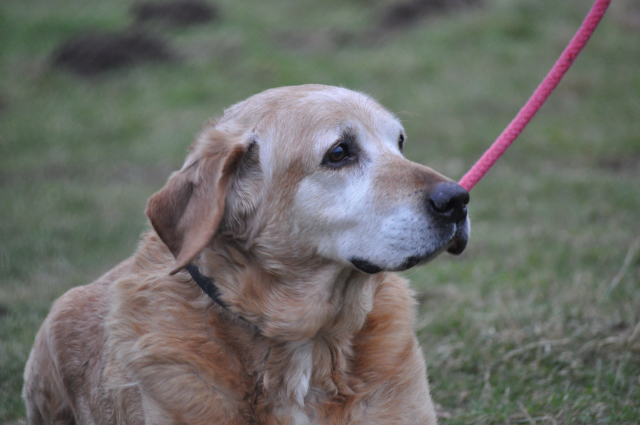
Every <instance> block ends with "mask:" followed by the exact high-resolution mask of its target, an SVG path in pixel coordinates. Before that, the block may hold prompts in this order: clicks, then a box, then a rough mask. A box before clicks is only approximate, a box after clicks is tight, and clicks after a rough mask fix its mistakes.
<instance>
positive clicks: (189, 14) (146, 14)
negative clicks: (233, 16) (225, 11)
mask: <svg viewBox="0 0 640 425" xmlns="http://www.w3.org/2000/svg"><path fill="white" fill-rule="evenodd" d="M131 12H132V13H133V15H134V16H135V19H136V22H138V23H142V22H160V23H164V24H168V25H171V26H175V27H186V26H190V25H197V24H204V23H207V22H209V21H212V20H213V19H216V18H217V17H218V16H219V12H218V9H217V8H215V7H214V6H213V5H211V4H209V3H204V2H201V1H196V0H178V1H170V2H156V1H148V2H143V3H139V4H137V5H135V6H133V7H132V8H131Z"/></svg>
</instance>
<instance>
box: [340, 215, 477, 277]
mask: <svg viewBox="0 0 640 425" xmlns="http://www.w3.org/2000/svg"><path fill="white" fill-rule="evenodd" d="M468 241H469V232H468V229H467V228H466V226H459V227H458V229H457V231H456V233H455V234H454V236H453V237H452V238H451V239H450V240H448V241H447V242H446V243H444V244H442V245H441V246H440V247H439V248H438V249H435V250H432V251H427V252H424V253H421V254H418V255H412V256H409V257H406V258H405V259H404V260H403V261H402V262H401V263H399V264H396V265H380V264H376V263H374V262H371V261H369V260H367V259H365V258H361V257H352V258H351V259H350V260H349V261H350V262H351V264H353V266H354V267H355V268H356V269H358V270H360V271H361V272H364V273H368V274H375V273H379V272H381V271H390V272H402V271H405V270H408V269H410V268H412V267H415V266H419V265H422V264H426V263H428V262H429V261H431V260H433V259H434V258H436V257H437V256H438V255H440V254H441V253H443V252H445V251H446V252H448V253H449V254H452V255H460V254H462V252H463V251H464V250H465V248H466V247H467V242H468Z"/></svg>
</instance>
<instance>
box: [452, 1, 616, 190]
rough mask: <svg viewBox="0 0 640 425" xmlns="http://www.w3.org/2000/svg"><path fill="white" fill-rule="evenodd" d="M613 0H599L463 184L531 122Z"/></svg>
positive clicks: (480, 173) (475, 179) (475, 177)
mask: <svg viewBox="0 0 640 425" xmlns="http://www.w3.org/2000/svg"><path fill="white" fill-rule="evenodd" d="M610 3H611V0H596V2H595V4H594V5H593V7H592V8H591V11H590V12H589V14H588V15H587V17H586V18H585V19H584V22H583V23H582V26H580V29H579V30H578V32H577V33H576V35H575V36H574V37H573V39H572V40H571V42H570V43H569V45H568V46H567V48H566V49H565V50H564V52H562V55H561V56H560V58H559V59H558V61H557V62H556V63H555V65H554V66H553V68H551V71H549V74H547V76H546V77H545V79H544V80H543V81H542V83H540V85H539V86H538V88H537V89H536V91H535V92H534V93H533V95H532V96H531V98H530V99H529V101H528V102H527V103H526V104H525V105H524V106H523V107H522V109H520V112H518V115H516V117H515V118H514V119H513V121H511V123H510V124H509V126H507V128H506V129H505V130H504V131H503V132H502V134H501V135H500V137H498V138H497V139H496V141H495V142H493V144H492V145H491V147H490V148H489V149H488V150H487V151H486V152H485V153H484V155H482V157H481V158H480V159H479V160H478V162H476V163H475V164H474V166H473V167H471V169H470V170H469V172H467V174H465V175H464V177H462V179H461V180H460V185H461V186H462V187H464V188H465V189H466V190H471V188H473V187H474V186H475V185H476V183H478V182H479V181H480V179H481V178H482V177H484V175H485V174H486V173H487V171H489V169H490V168H491V167H492V166H493V164H495V162H496V161H497V160H498V158H500V157H501V156H502V154H503V153H505V151H506V150H507V148H508V147H509V146H510V145H511V143H513V141H514V140H516V138H517V137H518V136H519V135H520V133H522V130H524V128H525V127H526V126H527V124H529V121H531V118H533V116H534V115H535V114H536V113H537V112H538V110H539V109H540V107H541V106H542V105H543V104H544V102H545V101H546V100H547V98H548V97H549V95H550V94H551V92H552V91H553V89H555V88H556V86H557V85H558V83H559V82H560V80H561V79H562V77H564V74H565V73H566V72H567V71H568V70H569V68H570V67H571V65H572V64H573V62H574V61H575V59H576V57H578V54H579V53H580V51H581V50H582V48H583V47H584V46H585V44H587V41H589V38H590V37H591V34H593V31H595V29H596V27H597V26H598V24H599V23H600V20H601V19H602V16H603V15H604V13H605V12H606V11H607V8H608V7H609V4H610Z"/></svg>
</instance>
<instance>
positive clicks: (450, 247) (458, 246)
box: [446, 223, 469, 255]
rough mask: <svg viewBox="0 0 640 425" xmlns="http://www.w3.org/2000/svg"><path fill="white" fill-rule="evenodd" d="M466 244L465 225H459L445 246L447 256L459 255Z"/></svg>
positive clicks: (467, 237) (467, 240)
mask: <svg viewBox="0 0 640 425" xmlns="http://www.w3.org/2000/svg"><path fill="white" fill-rule="evenodd" d="M467 242H469V236H468V232H467V231H465V223H459V224H458V225H457V226H456V232H455V233H454V235H453V237H452V238H451V240H450V241H449V243H448V244H447V245H446V250H447V252H448V253H449V254H452V255H460V254H462V252H463V251H464V250H465V248H466V247H467Z"/></svg>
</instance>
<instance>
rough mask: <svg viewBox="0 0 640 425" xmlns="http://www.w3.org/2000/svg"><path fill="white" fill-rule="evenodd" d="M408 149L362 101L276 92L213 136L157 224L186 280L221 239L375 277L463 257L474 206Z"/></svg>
mask: <svg viewBox="0 0 640 425" xmlns="http://www.w3.org/2000/svg"><path fill="white" fill-rule="evenodd" d="M405 138H406V135H405V132H404V129H403V128H402V125H401V124H400V122H399V121H398V120H397V119H396V118H395V117H394V116H393V115H392V114H390V113H389V112H388V111H386V110H385V109H384V108H383V107H381V106H380V105H379V104H378V103H376V102H375V101H373V100H372V99H371V98H369V97H367V96H365V95H362V94H360V93H355V92H352V91H349V90H346V89H341V88H336V87H326V86H317V85H311V86H299V87H285V88H280V89H273V90H268V91H266V92H263V93H261V94H258V95H256V96H253V97H251V98H249V99H247V100H246V101H244V102H241V103H239V104H237V105H235V106H233V107H231V108H230V109H229V110H227V111H225V114H224V116H223V117H222V119H220V120H219V121H218V122H217V123H215V124H213V126H212V127H210V128H209V129H205V132H204V133H203V134H202V135H201V137H200V138H199V139H198V140H197V141H196V143H195V144H194V146H193V148H192V151H191V153H190V155H189V157H188V158H187V161H186V162H185V165H184V167H183V169H182V170H181V171H180V172H179V173H177V174H174V176H173V177H172V179H173V184H172V180H170V181H169V183H168V184H167V187H165V189H163V191H161V192H159V193H158V194H157V195H155V196H154V198H152V200H151V201H150V204H149V209H148V214H149V217H150V218H151V221H152V223H153V225H154V227H155V228H156V230H157V231H158V234H159V235H160V237H161V238H162V239H163V241H164V242H165V243H166V244H167V246H169V248H170V249H171V250H172V252H173V253H174V255H176V258H177V264H176V270H178V269H179V268H180V267H183V266H184V265H185V264H186V263H188V262H189V261H190V260H191V259H192V258H193V256H195V255H197V253H198V252H199V251H200V250H202V249H203V248H204V246H205V245H206V244H207V243H208V241H209V240H210V239H211V238H212V237H213V235H214V234H215V233H216V232H225V233H227V234H230V235H231V236H233V237H235V238H236V239H238V240H241V241H243V243H244V246H246V247H251V246H254V247H255V246H260V245H262V246H263V250H265V251H266V250H271V251H274V250H275V251H277V253H278V254H277V256H278V257H290V258H293V257H296V256H300V255H302V254H303V253H304V254H305V255H306V254H308V255H313V256H316V257H318V256H319V257H321V258H323V259H326V260H327V261H330V262H333V263H338V264H341V265H343V266H344V267H351V268H353V267H355V268H357V269H359V270H361V271H364V272H367V273H375V272H378V271H381V270H405V269H408V268H410V267H412V266H414V265H416V264H420V263H424V262H426V261H428V260H430V259H432V258H433V257H435V256H436V255H438V254H439V253H441V252H443V251H445V250H448V251H449V252H452V253H454V254H459V253H460V252H462V250H463V249H464V247H465V246H466V243H467V239H468V235H469V221H468V218H467V212H466V204H467V202H468V199H469V198H468V194H467V192H466V191H465V190H464V189H462V188H461V187H460V186H458V185H457V184H455V183H453V182H451V181H450V180H448V179H446V178H445V177H443V176H441V175H440V174H438V173H436V172H435V171H433V170H431V169H429V168H427V167H424V166H422V165H419V164H416V163H413V162H411V161H409V160H407V159H405V158H404V157H403V154H402V148H403V144H404V141H405ZM168 198H171V201H168ZM176 198H178V200H177V201H176ZM202 203H205V204H206V205H204V206H202V205H201V206H198V205H197V204H202ZM169 204H171V205H169ZM201 210H204V211H201ZM193 227H197V229H196V230H195V231H192V230H190V228H193ZM189 233H190V234H191V236H190V235H189ZM194 238H195V239H197V241H196V242H192V239H194ZM265 241H268V242H265ZM247 249H250V248H247Z"/></svg>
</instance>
